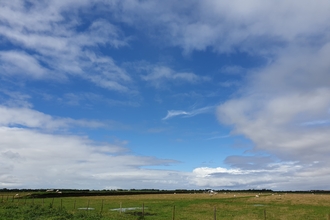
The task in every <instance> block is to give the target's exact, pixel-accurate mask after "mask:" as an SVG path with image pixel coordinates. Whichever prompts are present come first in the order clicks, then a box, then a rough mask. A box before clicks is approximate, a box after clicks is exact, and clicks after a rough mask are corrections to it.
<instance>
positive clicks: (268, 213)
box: [0, 193, 330, 220]
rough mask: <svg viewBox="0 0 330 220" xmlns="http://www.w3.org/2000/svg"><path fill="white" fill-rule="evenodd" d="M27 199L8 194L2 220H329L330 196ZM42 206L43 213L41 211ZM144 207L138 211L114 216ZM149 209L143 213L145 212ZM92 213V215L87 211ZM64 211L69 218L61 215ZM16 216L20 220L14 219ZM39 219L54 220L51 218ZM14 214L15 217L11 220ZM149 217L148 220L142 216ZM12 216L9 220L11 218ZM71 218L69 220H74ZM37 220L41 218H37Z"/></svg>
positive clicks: (0, 203)
mask: <svg viewBox="0 0 330 220" xmlns="http://www.w3.org/2000/svg"><path fill="white" fill-rule="evenodd" d="M26 195H27V194H22V193H20V195H19V197H18V196H15V195H14V194H3V195H1V197H0V219H4V220H5V219H24V218H23V217H22V216H24V212H27V210H28V209H29V207H32V208H31V209H32V211H30V212H36V213H37V215H39V216H41V215H42V212H43V211H44V212H46V211H47V210H50V209H51V210H55V211H54V212H55V213H57V212H58V216H60V214H61V215H63V216H66V218H68V219H70V218H71V219H88V218H94V219H119V220H120V219H126V220H130V219H150V220H151V219H155V220H156V219H157V220H162V219H164V220H165V219H172V218H173V213H174V219H176V220H178V219H189V220H208V219H209V220H214V219H215V217H216V219H227V220H229V219H251V220H253V219H256V220H257V219H261V220H263V219H267V220H272V219H283V220H284V219H288V220H294V219H297V220H298V219H299V220H304V219H327V215H328V213H330V208H329V206H330V195H322V194H317V195H313V194H311V193H308V194H261V195H258V196H259V197H256V194H253V193H237V194H234V193H226V194H224V193H219V194H216V195H213V196H210V195H209V194H206V193H205V194H159V195H158V194H153V195H125V196H87V197H62V198H61V197H59V198H45V199H42V198H38V199H36V198H35V199H33V198H27V197H25V196H26ZM37 206H38V207H39V208H37ZM120 207H121V208H129V207H139V209H137V210H129V211H126V212H124V211H122V212H120V211H111V209H118V208H120ZM142 207H144V209H142ZM87 208H92V209H93V210H87ZM62 210H65V213H64V212H61V211H62ZM15 212H17V215H15ZM47 212H48V214H47V215H48V217H47V216H45V217H44V218H40V219H54V218H53V217H49V216H50V215H51V214H52V212H49V211H47ZM10 213H13V214H12V216H14V217H12V218H11V217H8V216H10V215H11V214H10ZM142 215H144V217H143V216H142ZM6 216H7V217H6ZM79 216H80V217H79ZM69 217H70V218H69ZM25 219H26V218H25ZM36 219H37V218H36Z"/></svg>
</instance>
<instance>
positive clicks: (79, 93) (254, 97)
mask: <svg viewBox="0 0 330 220" xmlns="http://www.w3.org/2000/svg"><path fill="white" fill-rule="evenodd" d="M329 11H330V3H329V2H328V1H323V0H318V1H314V2H312V3H311V2H309V1H294V0H285V1H284V0H283V1H282V0H280V1H276V2H275V1H273V2H272V1H268V2H265V1H262V0H251V1H246V0H245V1H243V0H234V1H230V2H227V1H216V0H203V1H187V0H183V1H172V0H169V1H158V0H153V1H150V0H146V1H138V0H121V1H117V0H111V1H102V0H93V1H87V0H86V1H81V0H79V1H78V0H65V1H59V0H54V1H21V0H13V1H4V2H1V3H0V136H1V138H0V166H1V170H0V187H2V188H5V187H6V188H78V189H79V188H83V189H85V188H89V189H117V188H124V189H130V188H158V189H177V188H187V189H199V188H213V189H251V188H260V189H264V188H267V189H274V190H309V189H329V188H328V183H329V180H330V170H329V169H328V167H329V165H330V163H329V160H328V157H329V156H330V135H329V133H330V115H329V114H330V25H329V20H330V14H329Z"/></svg>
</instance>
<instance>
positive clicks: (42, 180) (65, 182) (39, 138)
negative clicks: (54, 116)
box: [0, 127, 182, 189]
mask: <svg viewBox="0 0 330 220" xmlns="http://www.w3.org/2000/svg"><path fill="white" fill-rule="evenodd" d="M0 135H1V136H2V137H3V138H1V140H0V161H1V162H0V164H1V167H2V169H1V172H0V185H1V186H3V187H22V188H25V187H32V188H39V187H40V188H48V187H49V188H70V187H72V188H94V189H95V188H98V189H102V188H106V187H107V186H108V185H109V184H116V185H117V186H119V187H120V188H125V187H128V188H129V187H133V186H132V185H131V184H129V183H128V182H127V180H134V184H135V186H136V187H141V188H142V187H143V185H144V184H145V183H144V182H149V183H148V186H152V187H157V182H158V181H165V182H166V180H167V179H168V178H169V176H171V178H170V179H171V180H174V179H175V178H177V179H178V180H177V182H180V184H182V181H181V180H180V179H179V175H178V173H177V172H172V171H165V170H164V171H162V170H157V171H156V170H148V169H143V168H141V167H143V166H152V165H153V166H155V165H164V164H168V163H172V162H174V161H171V160H162V159H157V158H152V157H143V156H134V155H130V154H127V153H125V152H126V151H127V149H125V147H123V146H120V145H119V146H118V145H111V144H103V145H101V144H100V143H94V142H93V141H91V140H89V139H88V138H84V137H79V136H70V135H53V134H45V133H39V132H37V131H34V130H29V129H23V128H8V127H0ZM173 175H174V176H177V177H175V178H173V177H174V176H173ZM129 182H130V181H129ZM176 184H179V183H173V184H172V187H174V186H175V185H176ZM166 187H171V184H167V185H166Z"/></svg>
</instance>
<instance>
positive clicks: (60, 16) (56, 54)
mask: <svg viewBox="0 0 330 220" xmlns="http://www.w3.org/2000/svg"><path fill="white" fill-rule="evenodd" d="M90 4H91V3H87V2H86V1H81V2H77V1H67V2H58V1H48V2H33V3H32V4H31V5H30V6H29V7H27V6H25V4H24V2H23V1H16V2H15V3H9V2H2V3H1V7H0V14H1V15H0V20H1V21H2V24H1V25H0V36H2V37H3V39H4V40H6V41H8V42H11V43H12V44H13V45H15V46H19V47H21V48H22V49H24V50H26V51H30V52H31V53H30V52H29V54H27V53H23V52H18V51H11V50H7V51H3V52H2V55H1V61H2V62H1V63H0V69H2V70H4V71H6V72H7V74H8V73H15V74H23V75H24V74H29V75H32V76H33V77H35V78H39V79H40V78H47V77H49V75H50V74H51V75H52V76H53V77H54V76H57V77H59V78H62V77H63V76H65V75H75V76H80V77H82V78H84V79H86V80H90V81H91V82H93V83H95V84H96V85H98V86H101V87H104V88H107V89H110V90H115V91H120V92H130V89H129V88H128V86H129V83H130V81H131V79H130V77H129V75H128V74H127V73H126V72H125V70H124V69H122V68H121V67H119V66H118V65H117V64H116V63H115V62H114V61H113V60H112V58H111V57H108V56H103V55H98V56H96V55H94V53H93V52H92V49H95V48H98V47H112V48H119V47H122V46H126V45H127V41H128V40H129V39H128V38H126V37H125V36H124V35H123V33H122V32H121V31H120V30H119V29H118V28H117V27H116V26H114V25H113V24H111V23H109V22H108V21H106V20H96V21H93V22H91V23H90V24H88V25H87V28H85V29H83V28H82V29H80V28H79V27H80V26H81V25H82V24H81V23H80V21H79V20H78V19H79V18H78V17H75V15H76V12H75V11H76V10H77V9H82V10H84V9H85V7H88V6H90ZM67 17H69V18H67ZM78 30H79V31H78ZM32 54H33V55H32ZM41 63H42V65H41ZM45 64H46V65H45Z"/></svg>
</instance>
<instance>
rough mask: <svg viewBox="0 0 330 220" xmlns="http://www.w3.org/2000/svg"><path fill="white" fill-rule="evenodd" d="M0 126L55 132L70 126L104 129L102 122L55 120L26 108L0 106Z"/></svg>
mask: <svg viewBox="0 0 330 220" xmlns="http://www.w3.org/2000/svg"><path fill="white" fill-rule="evenodd" d="M0 115H1V118H0V126H24V127H29V128H38V129H48V130H57V129H61V128H68V127H72V126H81V127H94V128H95V127H106V126H107V125H106V124H105V123H104V122H98V121H91V120H74V119H71V118H55V117H52V116H50V115H47V114H44V113H42V112H38V111H35V110H33V109H30V108H26V107H7V106H2V105H0Z"/></svg>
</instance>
